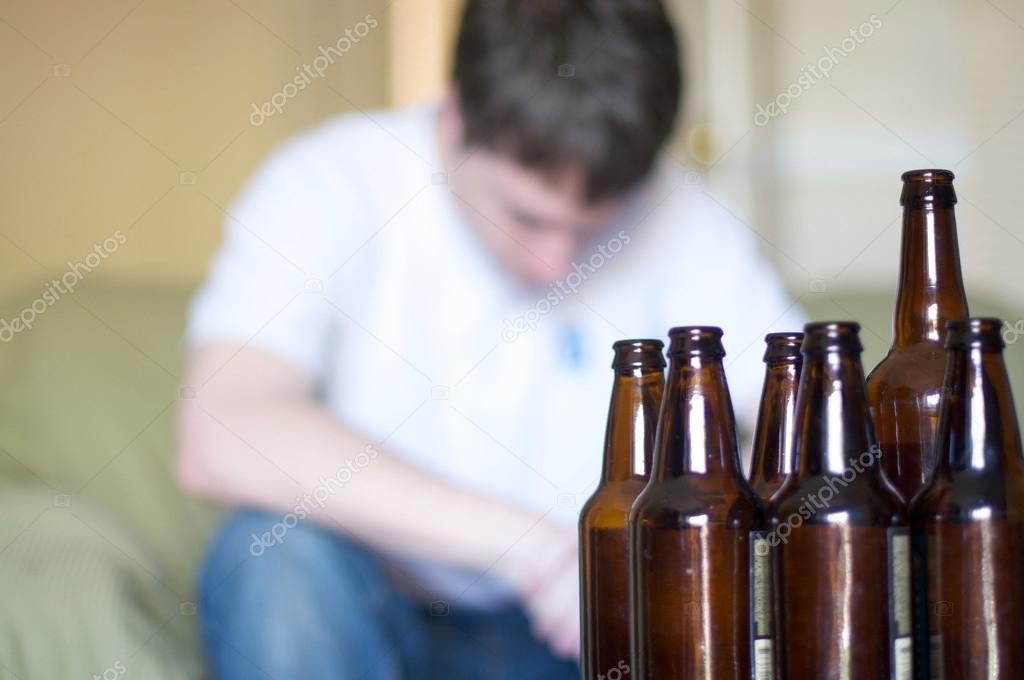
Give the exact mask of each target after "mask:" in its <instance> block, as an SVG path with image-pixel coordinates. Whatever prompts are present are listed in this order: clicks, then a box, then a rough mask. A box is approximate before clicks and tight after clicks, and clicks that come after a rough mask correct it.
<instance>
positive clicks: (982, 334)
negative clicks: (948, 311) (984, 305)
mask: <svg viewBox="0 0 1024 680" xmlns="http://www.w3.org/2000/svg"><path fill="white" fill-rule="evenodd" d="M968 347H972V348H977V349H990V350H1002V349H1003V348H1004V347H1006V341H1005V340H1004V339H1003V321H1002V319H997V318H995V317H984V318H982V317H974V318H970V319H956V320H954V321H947V322H946V348H947V349H963V348H968Z"/></svg>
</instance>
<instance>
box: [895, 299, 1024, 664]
mask: <svg viewBox="0 0 1024 680" xmlns="http://www.w3.org/2000/svg"><path fill="white" fill-rule="evenodd" d="M1001 327H1002V322H1001V321H999V320H998V319H970V320H969V321H968V320H961V321H953V322H951V323H949V324H948V326H947V328H948V329H949V333H948V336H947V339H946V348H947V350H946V356H947V362H946V366H947V368H946V381H945V396H944V398H943V404H942V412H941V416H940V418H939V439H938V453H939V459H938V462H937V463H936V468H935V471H934V473H933V474H932V477H931V479H930V481H929V483H928V485H927V486H926V487H925V488H924V489H923V490H922V491H921V493H919V494H918V495H917V497H915V499H914V501H913V503H912V505H911V516H912V522H913V527H914V538H915V549H916V550H915V552H916V551H917V550H921V549H923V551H924V555H925V570H926V573H927V577H926V579H925V582H926V583H927V587H926V591H927V592H926V598H927V599H926V604H925V606H924V607H921V606H919V607H918V611H919V612H923V613H924V614H925V618H926V624H927V627H926V628H925V630H927V631H928V633H929V635H930V638H931V639H930V648H931V653H930V655H929V656H930V664H931V675H930V676H926V677H932V678H935V679H936V680H961V679H962V680H967V679H971V680H974V679H977V680H988V679H989V678H1024V580H1022V576H1024V460H1022V458H1021V456H1022V453H1021V439H1020V431H1019V430H1018V427H1017V416H1016V411H1015V410H1014V405H1013V396H1012V394H1011V393H1010V382H1009V379H1008V377H1007V375H1006V366H1005V364H1004V363H1003V356H1002V350H1003V345H1004V343H1003V338H1002V336H1001ZM918 592H919V594H924V593H921V591H920V590H919V591H918ZM919 656H920V655H919ZM926 659H927V656H926Z"/></svg>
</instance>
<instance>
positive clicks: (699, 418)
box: [654, 354, 739, 480]
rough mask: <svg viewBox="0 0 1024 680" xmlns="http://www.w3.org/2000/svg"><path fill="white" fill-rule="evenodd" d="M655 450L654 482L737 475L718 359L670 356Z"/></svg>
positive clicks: (736, 456) (728, 407)
mask: <svg viewBox="0 0 1024 680" xmlns="http://www.w3.org/2000/svg"><path fill="white" fill-rule="evenodd" d="M655 451H656V453H655V469H654V476H655V478H656V479H662V480H664V479H672V478H676V477H681V476H684V475H724V476H729V477H732V476H738V474H739V450H738V448H737V444H736V423H735V417H734V415H733V409H732V400H731V398H730V396H729V388H728V385H727V384H726V380H725V370H724V368H723V366H722V360H721V358H718V357H709V356H701V355H697V354H690V355H686V354H683V355H679V356H673V357H672V358H671V361H670V363H669V378H668V390H667V393H666V395H665V403H664V405H663V406H662V410H661V425H660V427H659V428H658V437H657V443H656V449H655Z"/></svg>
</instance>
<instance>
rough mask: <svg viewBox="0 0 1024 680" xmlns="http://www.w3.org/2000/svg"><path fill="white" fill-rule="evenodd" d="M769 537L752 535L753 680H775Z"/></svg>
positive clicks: (751, 665) (751, 645) (771, 557)
mask: <svg viewBox="0 0 1024 680" xmlns="http://www.w3.org/2000/svg"><path fill="white" fill-rule="evenodd" d="M773 557H774V556H773V553H772V549H771V545H769V543H768V533H767V532H764V531H752V532H751V533H750V654H751V660H750V668H751V677H752V678H753V680H775V654H774V646H775V645H774V642H775V611H774V609H773V606H774V605H773V597H772V590H773V588H772V579H773V572H772V559H773Z"/></svg>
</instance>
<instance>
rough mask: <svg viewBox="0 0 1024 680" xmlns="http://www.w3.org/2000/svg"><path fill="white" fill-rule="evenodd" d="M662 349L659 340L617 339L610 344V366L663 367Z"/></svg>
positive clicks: (662, 346) (663, 345) (662, 344)
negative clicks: (611, 354)
mask: <svg viewBox="0 0 1024 680" xmlns="http://www.w3.org/2000/svg"><path fill="white" fill-rule="evenodd" d="M664 349H665V343H663V342H662V341H661V340H650V339H642V340H619V341H618V342H616V343H615V344H614V345H612V350H613V351H614V352H615V358H614V359H613V360H612V368H616V369H619V368H658V369H660V368H665V355H664V353H663V350H664Z"/></svg>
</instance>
